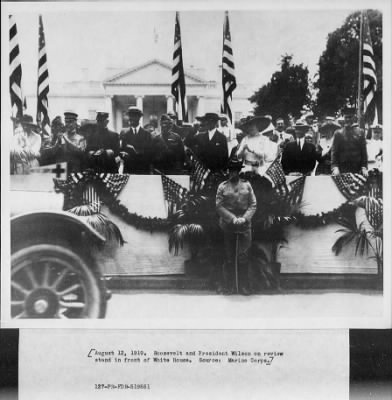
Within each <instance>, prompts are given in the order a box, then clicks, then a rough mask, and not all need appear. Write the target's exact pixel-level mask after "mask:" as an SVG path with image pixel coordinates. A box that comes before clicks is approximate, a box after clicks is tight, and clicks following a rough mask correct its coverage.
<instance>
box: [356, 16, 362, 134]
mask: <svg viewBox="0 0 392 400" xmlns="http://www.w3.org/2000/svg"><path fill="white" fill-rule="evenodd" d="M362 48H363V10H361V16H360V28H359V57H358V100H357V105H358V110H357V115H358V125H359V127H360V128H362V127H363V126H362V125H363V116H362V108H363V96H362V75H363V62H362Z"/></svg>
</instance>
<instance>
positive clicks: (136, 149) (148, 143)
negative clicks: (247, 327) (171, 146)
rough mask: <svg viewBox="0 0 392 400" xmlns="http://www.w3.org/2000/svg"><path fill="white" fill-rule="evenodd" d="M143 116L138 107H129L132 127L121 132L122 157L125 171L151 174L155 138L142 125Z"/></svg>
mask: <svg viewBox="0 0 392 400" xmlns="http://www.w3.org/2000/svg"><path fill="white" fill-rule="evenodd" d="M142 116H143V112H142V111H141V110H140V109H138V108H137V107H129V108H128V117H129V124H130V127H129V128H128V129H126V130H124V131H122V132H121V134H120V157H121V158H122V159H123V160H124V172H125V173H133V174H150V173H152V170H153V167H152V161H153V156H154V153H153V138H152V136H151V133H150V132H148V131H147V130H145V129H144V128H142V126H141V125H140V119H141V117H142Z"/></svg>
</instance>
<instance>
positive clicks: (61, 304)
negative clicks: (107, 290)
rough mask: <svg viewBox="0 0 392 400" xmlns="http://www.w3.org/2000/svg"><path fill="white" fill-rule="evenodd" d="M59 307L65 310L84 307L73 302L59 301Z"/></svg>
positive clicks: (83, 304)
mask: <svg viewBox="0 0 392 400" xmlns="http://www.w3.org/2000/svg"><path fill="white" fill-rule="evenodd" d="M60 306H62V307H66V308H84V307H85V306H86V304H85V303H81V302H77V301H73V302H69V303H67V302H66V301H60Z"/></svg>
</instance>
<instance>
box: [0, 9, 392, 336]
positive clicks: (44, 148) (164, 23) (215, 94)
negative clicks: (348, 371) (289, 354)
mask: <svg viewBox="0 0 392 400" xmlns="http://www.w3.org/2000/svg"><path fill="white" fill-rule="evenodd" d="M147 3H148V2H147ZM147 3H146V4H145V5H141V4H140V3H136V2H122V3H116V4H111V3H109V2H90V3H79V2H70V3H61V2H59V3H56V2H47V3H34V2H32V3H18V2H8V3H7V2H4V3H2V11H3V12H2V22H3V23H2V33H3V34H2V44H3V46H2V52H3V53H2V82H3V85H2V104H3V106H2V139H1V140H2V146H1V147H2V177H3V179H2V182H3V183H2V199H3V201H2V217H3V218H2V221H3V223H2V230H3V233H4V232H8V234H5V235H4V234H3V235H2V242H3V246H2V271H1V278H2V279H1V283H2V323H4V324H5V325H6V326H9V327H34V326H37V327H51V326H61V327H74V326H88V324H89V323H90V322H91V323H92V324H98V325H94V326H101V327H108V326H110V327H120V326H124V327H129V328H244V327H247V328H309V327H310V328H367V327H374V328H377V327H378V328H385V327H388V321H390V282H389V281H390V277H391V274H390V268H389V267H390V246H386V248H384V247H383V244H384V241H385V240H384V239H386V243H390V226H389V225H390V224H389V219H390V209H389V207H386V209H385V210H384V208H383V204H384V202H387V204H390V200H391V199H390V185H389V184H390V182H389V181H388V179H386V180H384V178H383V176H384V175H385V174H386V176H390V135H389V132H390V127H391V125H390V114H389V113H388V110H390V105H391V104H390V94H391V93H390V76H391V68H390V44H391V43H390V8H389V4H388V2H386V1H374V2H365V1H363V2H353V1H347V2H341V3H337V2H332V3H331V2H330V3H327V2H319V3H318V4H317V6H316V5H313V4H311V3H309V2H304V3H301V2H299V3H298V4H296V5H295V4H291V3H290V5H287V2H286V3H285V2H284V4H285V5H286V6H284V5H283V3H282V5H274V4H272V3H270V2H260V4H259V5H255V4H254V3H247V2H245V3H244V4H243V5H242V6H241V5H240V4H236V5H233V4H232V3H228V5H229V6H228V7H225V6H224V4H221V3H216V6H215V7H207V6H205V5H204V6H202V5H200V4H199V5H197V4H196V3H189V4H188V3H187V4H185V3H184V4H182V5H179V4H178V3H173V4H170V3H168V4H167V5H164V4H163V2H160V3H154V4H152V3H151V4H150V6H147ZM161 3H162V4H161ZM384 130H386V134H385V135H384ZM384 152H385V157H384ZM384 212H385V214H384ZM386 218H387V219H386ZM7 221H8V222H7ZM384 221H388V222H387V223H384ZM384 228H385V229H386V231H385V232H384ZM388 238H389V239H388ZM82 319H87V320H89V321H84V322H82V321H81V320H82ZM86 323H87V325H85V324H86ZM56 324H57V325H56ZM78 324H79V325H78Z"/></svg>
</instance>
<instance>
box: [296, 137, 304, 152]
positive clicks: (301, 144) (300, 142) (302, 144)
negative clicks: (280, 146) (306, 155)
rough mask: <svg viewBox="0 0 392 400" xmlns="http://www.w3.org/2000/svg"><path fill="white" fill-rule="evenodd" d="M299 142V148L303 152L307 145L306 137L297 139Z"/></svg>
mask: <svg viewBox="0 0 392 400" xmlns="http://www.w3.org/2000/svg"><path fill="white" fill-rule="evenodd" d="M298 140H299V146H300V147H301V150H302V148H303V147H304V143H305V136H304V137H301V138H299V139H297V143H298Z"/></svg>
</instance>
